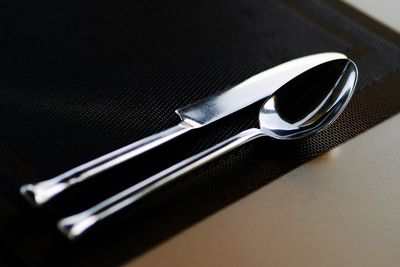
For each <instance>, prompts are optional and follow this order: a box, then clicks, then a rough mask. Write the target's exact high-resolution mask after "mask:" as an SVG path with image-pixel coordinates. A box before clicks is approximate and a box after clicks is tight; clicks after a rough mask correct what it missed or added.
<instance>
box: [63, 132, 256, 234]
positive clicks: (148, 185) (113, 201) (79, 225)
mask: <svg viewBox="0 0 400 267" xmlns="http://www.w3.org/2000/svg"><path fill="white" fill-rule="evenodd" d="M262 135H263V134H262V132H261V131H260V130H259V129H255V128H254V129H249V130H246V131H243V132H241V133H239V134H237V135H235V136H233V137H231V138H229V139H227V140H225V141H223V142H221V143H219V144H217V145H215V146H213V147H211V148H209V149H207V150H205V151H203V152H201V153H199V154H196V155H194V156H192V157H190V158H187V159H185V160H183V161H181V162H179V163H177V164H175V165H173V166H171V167H169V168H167V169H165V170H163V171H161V172H159V173H157V174H155V175H153V176H151V177H149V178H147V179H145V180H143V181H141V182H140V183H137V184H135V185H133V186H131V187H129V188H127V189H125V190H124V191H121V192H120V193H118V194H115V195H114V196H112V197H110V198H108V199H106V200H104V201H102V202H100V203H98V204H96V205H95V206H92V207H91V208H89V209H87V210H85V211H83V212H80V213H78V214H75V215H72V216H69V217H66V218H64V219H61V220H60V221H59V222H58V228H59V230H60V231H61V232H62V233H63V234H64V235H65V236H66V237H67V238H69V239H71V240H72V239H75V238H76V237H78V236H80V235H81V234H82V233H83V232H85V231H86V230H88V229H90V228H91V227H93V226H94V225H95V224H96V223H97V222H99V221H101V220H103V219H105V218H107V217H109V216H111V215H112V214H114V213H115V212H117V211H120V210H121V209H123V208H125V207H127V206H129V205H131V204H133V203H135V202H136V201H138V200H140V199H141V198H143V197H144V196H146V195H147V194H149V193H151V192H153V191H155V190H157V189H159V188H161V187H163V186H164V185H166V184H167V183H169V182H171V181H173V180H175V179H177V178H179V177H181V176H182V175H183V174H185V173H187V172H189V171H191V170H193V169H196V168H198V167H200V166H202V165H204V164H205V163H207V162H209V161H211V160H213V159H215V158H218V157H219V156H221V155H223V154H225V153H227V152H229V151H231V150H233V149H235V148H237V147H239V146H241V145H243V144H245V143H247V142H249V141H251V140H253V139H255V138H257V137H259V136H262Z"/></svg>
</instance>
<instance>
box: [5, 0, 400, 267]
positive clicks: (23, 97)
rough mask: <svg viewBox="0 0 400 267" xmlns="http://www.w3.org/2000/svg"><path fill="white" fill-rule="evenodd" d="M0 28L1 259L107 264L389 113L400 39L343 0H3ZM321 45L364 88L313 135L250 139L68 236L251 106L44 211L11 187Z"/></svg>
mask: <svg viewBox="0 0 400 267" xmlns="http://www.w3.org/2000/svg"><path fill="white" fill-rule="evenodd" d="M0 36H1V38H0V114H1V115H0V178H1V179H0V214H1V215H0V224H1V227H0V237H1V239H0V240H1V241H0V250H1V251H2V253H3V254H4V256H3V258H2V259H1V261H0V262H2V261H3V262H7V263H8V264H11V265H23V266H25V265H28V266H44V265H49V266H55V264H57V266H63V265H65V266H88V265H90V266H92V265H96V266H110V265H117V264H119V263H122V262H124V261H126V260H128V259H131V258H133V257H135V256H137V255H139V254H140V253H142V252H144V251H146V250H147V249H149V248H151V247H153V246H154V245H156V244H158V243H159V242H161V241H163V240H165V239H166V238H168V237H170V236H172V235H174V234H176V233H178V232H179V231H181V230H182V229H185V228H187V227H189V226H190V225H191V224H193V223H195V222H197V221H199V220H201V219H203V218H204V217H206V216H207V215H209V214H211V213H213V212H215V211H217V210H218V209H220V208H222V207H224V206H226V205H228V204H229V203H231V202H233V201H235V200H237V199H239V198H241V197H243V196H245V195H247V194H248V193H250V192H252V191H254V190H255V189H257V188H259V187H261V186H263V185H265V184H267V183H268V182H270V181H271V180H273V179H276V178H278V177H279V176H281V175H282V174H284V173H286V172H288V171H290V170H291V169H293V168H295V167H296V166H298V165H300V164H302V163H304V162H306V161H308V160H309V159H311V158H313V157H315V156H317V155H319V154H321V153H323V152H325V151H327V150H329V149H331V148H333V147H335V146H337V145H339V144H341V143H343V142H345V141H346V140H348V139H350V138H352V137H354V136H356V135H357V134H359V133H361V132H363V131H365V130H366V129H368V128H370V127H372V126H373V125H375V124H377V123H379V122H381V121H382V120H384V119H386V118H388V117H389V116H391V115H393V114H395V113H397V112H398V111H399V110H400V91H399V90H398V89H399V88H398V84H399V81H400V75H399V71H398V69H399V67H400V47H399V40H400V38H399V36H398V35H397V34H395V33H393V32H391V31H390V30H388V29H387V28H385V27H383V26H381V25H379V24H377V23H376V22H374V21H372V20H371V19H369V18H366V17H365V16H363V15H361V14H360V13H358V12H356V11H355V10H353V9H351V8H349V7H348V6H346V5H344V4H342V3H341V2H338V1H319V0H309V1H300V0H287V1H276V0H233V1H232V0H230V1H228V0H213V1H211V0H210V1H206V0H204V1H183V0H182V1H179V0H171V1H155V0H138V1H119V2H115V1H99V0H96V1H94V0H88V1H41V2H35V1H9V2H8V3H3V4H2V8H1V9H0ZM326 51H338V52H343V53H345V54H347V55H348V56H349V57H350V58H351V59H353V60H354V61H355V62H356V63H357V65H358V67H359V71H360V79H359V83H358V90H359V92H357V94H356V96H355V97H354V99H353V100H352V102H351V103H350V106H349V107H348V109H347V110H346V111H345V113H344V114H343V115H342V116H341V117H340V118H339V120H338V121H337V122H336V123H335V124H334V125H333V126H332V127H330V128H329V129H327V130H325V131H323V132H321V133H319V134H318V135H315V136H312V137H309V138H306V139H304V140H298V141H293V142H282V141H274V140H269V139H262V140H258V141H256V142H254V143H253V144H249V145H246V146H244V147H243V148H241V149H238V150H236V151H234V152H233V153H231V154H230V155H228V156H226V157H223V158H222V159H220V160H217V161H215V162H213V163H211V164H209V165H208V166H207V167H205V168H202V169H201V170H198V171H195V172H193V173H191V174H190V175H187V176H185V177H183V178H182V180H181V181H179V182H177V183H174V184H172V185H171V186H169V187H168V188H167V189H165V190H161V191H159V192H158V193H157V194H154V195H152V196H150V197H148V198H147V199H145V200H144V201H142V202H140V203H138V205H136V206H135V207H132V208H128V209H126V210H125V211H124V212H122V213H120V214H118V215H116V216H115V217H114V218H113V219H111V220H107V221H104V222H102V223H101V224H99V226H98V227H96V228H95V229H93V230H92V231H90V232H89V233H88V234H87V235H86V236H84V237H83V238H81V239H79V240H77V241H76V242H68V241H66V240H65V239H64V238H63V237H62V236H61V235H60V234H59V233H58V232H57V230H56V228H55V223H56V221H57V220H58V219H60V218H62V217H64V216H67V215H71V214H73V213H76V212H78V211H81V210H82V209H85V208H88V207H90V206H91V205H92V204H95V203H96V202H97V201H100V200H102V199H104V198H105V197H107V196H110V195H112V194H114V193H116V192H118V191H119V190H121V189H123V188H125V187H126V186H129V185H132V184H133V183H135V182H137V181H140V180H141V179H143V178H145V177H147V176H149V175H151V174H154V173H155V172H157V171H159V170H161V169H163V168H165V167H167V166H169V165H171V164H173V163H176V162H178V161H179V160H181V159H183V158H185V157H187V156H190V155H192V154H194V153H196V152H199V151H201V150H203V149H205V148H207V147H209V146H211V145H212V144H214V143H216V142H218V141H220V140H223V139H225V138H227V137H229V136H231V135H233V134H235V133H237V132H239V131H240V130H242V129H245V128H247V127H251V126H253V125H256V123H257V111H258V109H259V105H260V103H256V104H254V105H252V106H250V107H248V108H246V109H244V110H242V111H240V112H238V113H236V114H234V115H232V116H229V117H228V118H226V119H224V120H222V121H220V122H217V123H215V124H213V125H210V126H207V127H205V128H204V129H201V130H198V131H194V132H193V133H189V134H187V135H186V136H184V137H181V138H179V139H178V140H175V141H173V142H171V143H169V144H167V145H165V146H162V147H160V148H157V149H156V150H154V151H152V152H150V153H147V154H146V155H143V156H142V157H140V158H138V159H134V160H132V161H129V162H127V163H125V164H122V165H121V166H119V167H118V168H115V169H112V170H110V171H107V172H105V173H104V174H102V175H99V176H98V177H97V178H96V179H94V180H92V181H88V182H87V183H85V184H84V185H82V186H80V187H79V188H75V189H73V190H70V191H69V192H68V193H66V194H65V195H64V196H62V197H60V198H58V199H55V200H54V202H52V203H49V205H46V206H44V207H43V208H40V209H33V208H31V207H29V206H28V205H27V204H26V203H25V201H24V200H23V199H22V198H21V197H20V195H19V193H18V190H19V187H20V186H21V185H22V184H24V183H27V182H35V181H40V180H43V179H48V178H50V177H52V176H55V175H57V174H59V173H61V172H64V171H66V170H68V169H70V168H72V167H74V166H76V165H78V164H81V163H84V162H86V161H88V160H90V159H93V158H96V157H98V156H100V155H102V154H104V153H107V152H110V151H112V150H114V149H117V148H119V147H121V146H124V145H126V144H129V143H131V142H133V141H136V140H138V139H140V138H143V137H145V136H147V135H150V134H152V133H154V132H157V131H160V130H162V129H165V128H167V127H169V126H172V125H174V124H176V123H177V122H179V120H178V118H177V116H176V115H175V114H174V112H173V111H174V110H175V109H176V108H179V107H182V106H184V105H186V104H189V103H191V102H194V101H196V100H198V99H201V98H203V97H205V96H208V95H210V94H212V93H213V92H216V91H218V90H221V89H224V88H228V87H230V86H232V85H235V84H237V83H239V82H240V81H242V80H244V79H246V78H248V77H250V76H252V75H254V74H256V73H258V72H260V71H263V70H265V69H267V68H270V67H272V66H274V65H276V64H279V63H282V62H284V61H287V60H290V59H293V58H297V57H300V56H304V55H308V54H313V53H320V52H326Z"/></svg>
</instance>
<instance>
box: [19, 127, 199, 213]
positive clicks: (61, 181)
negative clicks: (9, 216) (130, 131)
mask: <svg viewBox="0 0 400 267" xmlns="http://www.w3.org/2000/svg"><path fill="white" fill-rule="evenodd" d="M193 128H194V127H193V126H192V125H190V124H188V123H186V122H184V121H183V122H181V123H179V124H177V125H175V126H173V127H171V128H169V129H166V130H164V131H161V132H159V133H156V134H153V135H150V136H148V137H146V138H143V139H141V140H139V141H136V142H134V143H132V144H129V145H127V146H124V147H122V148H120V149H117V150H115V151H112V152H110V153H108V154H106V155H103V156H101V157H99V158H97V159H94V160H92V161H89V162H87V163H84V164H82V165H80V166H78V167H75V168H73V169H71V170H69V171H67V172H65V173H62V174H60V175H58V176H56V177H54V178H51V179H49V180H45V181H41V182H38V183H36V184H25V185H23V186H21V188H20V192H21V194H22V195H23V196H24V197H25V198H26V199H27V200H28V201H29V202H30V203H31V204H32V205H33V206H40V205H42V204H44V203H46V202H48V201H49V200H51V199H52V198H54V197H56V196H57V195H59V194H60V193H62V192H63V191H65V190H66V189H68V188H70V187H72V186H74V185H77V184H79V183H81V182H83V181H85V180H87V179H89V178H91V177H93V176H94V175H96V174H98V173H101V172H103V171H105V170H107V169H110V168H112V167H114V166H116V165H118V164H120V163H122V162H125V161H127V160H129V159H131V158H134V157H136V156H138V155H140V154H142V153H144V152H146V151H149V150H151V149H153V148H155V147H157V146H159V145H161V144H163V143H165V142H167V141H169V140H171V139H174V138H176V137H178V136H180V135H181V134H183V133H186V132H187V131H189V130H191V129H193Z"/></svg>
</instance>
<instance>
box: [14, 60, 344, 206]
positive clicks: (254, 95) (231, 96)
mask: <svg viewBox="0 0 400 267" xmlns="http://www.w3.org/2000/svg"><path fill="white" fill-rule="evenodd" d="M341 58H346V56H345V55H343V54H341V53H334V52H330V53H320V54H314V55H309V56H305V57H301V58H297V59H294V60H291V61H288V62H286V63H283V64H280V65H278V66H275V67H273V68H271V69H268V70H266V71H263V72H261V73H259V74H256V75H254V76H252V77H250V78H249V79H247V80H245V81H243V82H242V83H240V84H238V85H236V86H234V87H232V88H230V89H228V90H225V91H221V92H218V93H216V94H214V95H211V96H209V97H207V98H204V99H201V100H199V101H197V102H195V103H192V104H189V105H187V106H185V107H182V108H179V109H177V110H176V111H175V112H176V113H177V114H178V116H179V117H180V119H181V122H180V123H178V124H177V125H175V126H173V127H171V128H168V129H166V130H163V131H161V132H159V133H156V134H153V135H151V136H148V137H146V138H144V139H141V140H139V141H136V142H134V143H132V144H129V145H127V146H124V147H122V148H120V149H117V150H115V151H112V152H110V153H108V154H106V155H103V156H101V157H99V158H96V159H94V160H92V161H89V162H87V163H84V164H82V165H80V166H78V167H75V168H73V169H71V170H69V171H67V172H65V173H62V174H60V175H58V176H56V177H54V178H51V179H48V180H45V181H41V182H38V183H34V184H25V185H23V186H21V188H20V192H21V194H22V195H23V196H24V197H25V198H26V199H27V200H28V201H29V202H30V203H31V204H32V205H33V206H40V205H43V204H44V203H46V202H48V201H49V200H51V199H52V198H54V197H56V196H57V195H59V194H60V193H62V192H63V191H65V190H66V189H68V188H70V187H72V186H74V185H77V184H79V183H81V182H83V181H85V180H87V179H89V178H91V177H93V176H95V175H96V174H99V173H100V172H103V171H105V170H107V169H110V168H112V167H114V166H116V165H118V164H120V163H122V162H124V161H126V160H129V159H131V158H133V157H136V156H138V155H140V154H142V153H144V152H146V151H149V150H151V149H152V148H155V147H157V146H159V145H161V144H163V143H165V142H167V141H169V140H171V139H174V138H176V137H178V136H180V135H182V134H184V133H186V132H188V131H190V130H193V129H196V128H200V127H203V126H205V125H208V124H210V123H212V122H214V121H216V120H219V119H221V118H223V117H225V116H227V115H229V114H232V113H233V112H236V111H238V110H240V109H243V108H245V107H247V106H249V105H251V104H253V103H255V102H257V101H259V100H261V99H264V98H266V97H268V96H269V95H271V94H272V93H274V92H275V90H276V89H278V88H279V87H281V86H282V85H284V84H285V83H286V82H288V81H289V80H291V79H293V78H294V77H296V76H297V75H299V74H301V73H303V72H305V71H307V70H309V69H311V68H313V67H315V66H317V65H319V64H322V63H324V62H327V61H331V60H335V59H341Z"/></svg>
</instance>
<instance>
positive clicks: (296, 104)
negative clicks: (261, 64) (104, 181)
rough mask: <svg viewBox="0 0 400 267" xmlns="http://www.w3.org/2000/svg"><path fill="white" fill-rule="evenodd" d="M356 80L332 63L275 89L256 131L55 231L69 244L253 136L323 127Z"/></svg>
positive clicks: (351, 69) (287, 136)
mask: <svg viewBox="0 0 400 267" xmlns="http://www.w3.org/2000/svg"><path fill="white" fill-rule="evenodd" d="M357 76H358V72H357V67H356V65H355V64H354V63H353V62H352V61H351V60H349V59H338V60H334V61H331V62H327V63H323V64H321V65H319V66H316V67H314V68H312V69H310V70H309V71H307V72H305V73H303V74H301V75H299V76H298V77H296V78H294V79H293V80H291V81H290V82H288V83H287V84H285V85H284V86H282V87H281V88H279V89H278V90H277V91H276V92H275V93H274V94H272V95H271V96H270V97H269V98H268V99H267V100H266V101H265V102H264V104H263V105H262V107H261V109H260V112H259V124H260V128H252V129H248V130H245V131H243V132H241V133H239V134H237V135H235V136H233V137H231V138H229V139H227V140H225V141H223V142H221V143H219V144H217V145H215V146H213V147H211V148H209V149H207V150H205V151H203V152H201V153H199V154H197V155H194V156H192V157H190V158H188V159H186V160H183V161H181V162H179V163H177V164H176V165H173V166H172V167H169V168H168V169H166V170H164V171H162V172H160V173H158V174H156V175H154V176H152V177H150V178H147V179H146V180H144V181H142V182H140V183H138V184H136V185H134V186H132V187H130V188H128V189H126V190H124V191H122V192H120V193H118V194H116V195H114V196H112V197H110V198H108V199H106V200H105V201H103V202H100V203H99V204H97V205H95V206H93V207H91V208H90V209H88V210H85V211H83V212H81V213H78V214H75V215H72V216H70V217H67V218H64V219H62V220H60V221H59V222H58V228H59V230H61V232H62V233H64V234H65V236H67V237H68V238H69V239H74V238H76V237H78V236H80V235H81V234H82V233H84V232H85V231H87V230H88V229H90V228H91V227H93V225H95V224H96V223H97V222H99V221H101V220H103V219H105V218H107V217H109V216H111V215H112V214H114V213H115V212H117V211H120V210H121V209H123V208H124V207H126V206H128V205H130V204H132V203H134V202H136V201H138V200H139V199H141V198H142V197H144V196H145V195H147V194H149V193H151V192H153V191H155V190H157V189H159V188H161V187H162V186H164V185H166V184H167V183H169V182H171V181H173V180H175V179H177V178H179V177H181V176H182V175H183V174H185V173H187V172H189V171H191V170H193V169H195V168H198V167H200V166H202V165H203V164H205V163H207V162H209V161H211V160H213V159H215V158H217V157H219V156H221V155H223V154H225V153H227V152H229V151H231V150H233V149H235V148H237V147H239V146H241V145H243V144H245V143H247V142H249V141H251V140H254V139H256V138H258V137H261V136H269V137H273V138H276V139H282V140H291V139H297V138H302V137H305V136H308V135H310V134H313V133H316V132H318V131H320V130H322V129H324V128H326V127H327V126H328V125H330V124H331V123H332V122H333V121H335V119H336V118H337V117H338V116H339V114H340V113H341V112H342V111H343V109H344V108H345V107H346V105H347V104H348V102H349V100H350V98H351V96H352V94H353V92H354V89H355V86H356V82H357Z"/></svg>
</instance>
